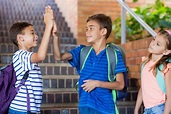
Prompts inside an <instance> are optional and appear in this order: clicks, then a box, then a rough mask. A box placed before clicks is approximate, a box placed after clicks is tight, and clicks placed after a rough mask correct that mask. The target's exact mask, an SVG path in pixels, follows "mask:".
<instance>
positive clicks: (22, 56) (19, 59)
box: [10, 50, 42, 113]
mask: <svg viewBox="0 0 171 114" xmlns="http://www.w3.org/2000/svg"><path fill="white" fill-rule="evenodd" d="M32 54H33V52H28V51H26V50H19V51H17V52H15V53H14V55H13V66H14V70H15V71H16V76H17V81H16V84H15V87H17V86H18V85H19V83H20V81H21V79H22V78H23V75H24V74H25V72H26V71H28V70H29V77H28V79H27V80H26V82H25V85H26V87H27V90H28V93H29V97H30V110H31V112H33V113H40V105H41V100H42V75H41V71H40V67H39V66H38V64H37V63H31V61H30V60H31V55H32ZM26 87H25V86H21V87H20V89H19V92H18V93H17V95H16V97H15V98H14V100H13V101H12V103H11V105H10V108H11V109H13V110H17V111H22V112H26V111H27V93H26Z"/></svg>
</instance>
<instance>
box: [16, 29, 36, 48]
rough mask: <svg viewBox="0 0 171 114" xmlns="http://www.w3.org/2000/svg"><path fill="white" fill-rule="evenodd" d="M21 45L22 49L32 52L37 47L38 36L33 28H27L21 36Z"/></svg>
mask: <svg viewBox="0 0 171 114" xmlns="http://www.w3.org/2000/svg"><path fill="white" fill-rule="evenodd" d="M18 39H19V42H20V43H19V44H20V45H21V48H22V49H26V50H30V49H31V48H33V47H36V46H37V43H38V36H37V35H36V33H35V31H34V28H33V26H28V27H26V28H25V29H24V30H23V31H22V34H19V38H18Z"/></svg>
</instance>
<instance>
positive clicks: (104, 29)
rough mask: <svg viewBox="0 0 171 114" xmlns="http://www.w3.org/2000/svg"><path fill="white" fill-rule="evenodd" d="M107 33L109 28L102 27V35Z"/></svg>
mask: <svg viewBox="0 0 171 114" xmlns="http://www.w3.org/2000/svg"><path fill="white" fill-rule="evenodd" d="M106 34H107V29H106V28H103V29H102V35H103V36H105V35H106Z"/></svg>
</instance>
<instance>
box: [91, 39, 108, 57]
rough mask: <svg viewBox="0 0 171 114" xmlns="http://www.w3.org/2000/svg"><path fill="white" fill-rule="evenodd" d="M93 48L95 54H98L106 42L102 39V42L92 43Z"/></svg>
mask: <svg viewBox="0 0 171 114" xmlns="http://www.w3.org/2000/svg"><path fill="white" fill-rule="evenodd" d="M93 48H94V50H95V52H96V55H98V54H99V53H100V52H101V51H102V50H104V49H105V48H106V42H105V41H103V42H98V43H94V44H93Z"/></svg>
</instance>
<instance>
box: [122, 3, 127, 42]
mask: <svg viewBox="0 0 171 114" xmlns="http://www.w3.org/2000/svg"><path fill="white" fill-rule="evenodd" d="M123 2H125V0H123ZM125 43H126V10H125V8H124V7H123V6H122V7H121V44H125Z"/></svg>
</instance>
